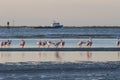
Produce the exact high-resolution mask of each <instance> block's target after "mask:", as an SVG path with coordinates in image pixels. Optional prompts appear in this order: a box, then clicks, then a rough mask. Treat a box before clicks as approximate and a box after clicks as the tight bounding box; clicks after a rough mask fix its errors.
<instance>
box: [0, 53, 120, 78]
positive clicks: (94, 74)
mask: <svg viewBox="0 0 120 80" xmlns="http://www.w3.org/2000/svg"><path fill="white" fill-rule="evenodd" d="M0 63H1V64H0V79H1V80H39V79H40V80H119V79H120V74H119V73H120V52H117V51H116V52H0Z"/></svg>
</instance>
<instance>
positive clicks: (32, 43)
mask: <svg viewBox="0 0 120 80" xmlns="http://www.w3.org/2000/svg"><path fill="white" fill-rule="evenodd" d="M7 40H8V39H0V42H2V41H7ZM9 40H12V44H11V47H19V43H20V41H21V40H22V39H10V38H9ZM24 40H25V42H26V44H25V47H38V46H37V45H36V42H37V41H39V40H40V41H41V42H43V41H47V40H48V41H51V42H52V43H53V42H59V41H60V40H61V39H32V38H31V39H24ZM62 40H63V41H64V42H65V46H64V47H78V45H77V42H78V41H83V42H86V41H88V40H89V38H88V39H81V38H80V39H62ZM116 41H117V39H94V38H93V39H92V42H93V45H92V47H116ZM41 47H42V46H41ZM45 47H46V48H47V45H46V46H45ZM51 47H55V46H53V45H52V44H51ZM82 47H86V45H85V43H84V44H83V45H82Z"/></svg>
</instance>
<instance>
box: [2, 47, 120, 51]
mask: <svg viewBox="0 0 120 80" xmlns="http://www.w3.org/2000/svg"><path fill="white" fill-rule="evenodd" d="M0 51H120V48H119V47H92V48H0Z"/></svg>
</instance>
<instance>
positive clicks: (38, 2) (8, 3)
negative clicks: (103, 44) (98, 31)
mask: <svg viewBox="0 0 120 80" xmlns="http://www.w3.org/2000/svg"><path fill="white" fill-rule="evenodd" d="M53 20H56V21H58V22H61V23H62V24H63V25H65V26H87V25H88V26H94V25H101V26H102V25H103V26H104V25H110V26H111V25H116V26H118V25H120V0H0V25H6V22H7V21H10V23H11V25H13V21H15V25H31V26H33V25H35V26H39V25H51V23H52V22H53Z"/></svg>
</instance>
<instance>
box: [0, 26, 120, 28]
mask: <svg viewBox="0 0 120 80" xmlns="http://www.w3.org/2000/svg"><path fill="white" fill-rule="evenodd" d="M0 28H55V27H52V26H0ZM63 28H120V26H64V27H63Z"/></svg>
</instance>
